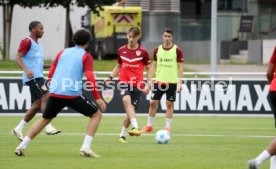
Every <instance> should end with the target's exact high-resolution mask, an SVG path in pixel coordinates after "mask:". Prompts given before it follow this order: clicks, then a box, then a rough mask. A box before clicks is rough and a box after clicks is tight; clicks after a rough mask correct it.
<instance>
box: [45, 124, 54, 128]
mask: <svg viewBox="0 0 276 169" xmlns="http://www.w3.org/2000/svg"><path fill="white" fill-rule="evenodd" d="M51 128H54V127H53V126H52V124H51V123H49V124H47V126H45V129H51Z"/></svg>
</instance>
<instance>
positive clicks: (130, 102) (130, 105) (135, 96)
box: [123, 86, 142, 136]
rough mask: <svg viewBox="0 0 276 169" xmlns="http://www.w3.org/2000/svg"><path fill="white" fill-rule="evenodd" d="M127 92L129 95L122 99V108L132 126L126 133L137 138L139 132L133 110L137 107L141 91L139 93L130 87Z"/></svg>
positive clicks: (136, 89) (135, 88)
mask: <svg viewBox="0 0 276 169" xmlns="http://www.w3.org/2000/svg"><path fill="white" fill-rule="evenodd" d="M128 92H129V95H127V96H124V97H123V103H124V107H125V110H126V112H127V115H128V117H129V119H130V123H131V125H132V129H131V130H129V131H128V134H129V135H130V136H139V135H140V134H141V131H140V130H139V126H138V121H137V119H136V112H135V110H136V109H137V107H138V105H139V102H140V99H141V95H142V91H140V90H139V89H138V88H137V87H131V86H130V87H129V90H128Z"/></svg>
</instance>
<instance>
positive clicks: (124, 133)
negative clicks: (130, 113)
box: [120, 127, 127, 137]
mask: <svg viewBox="0 0 276 169" xmlns="http://www.w3.org/2000/svg"><path fill="white" fill-rule="evenodd" d="M126 134H127V128H125V127H122V131H121V133H120V137H126Z"/></svg>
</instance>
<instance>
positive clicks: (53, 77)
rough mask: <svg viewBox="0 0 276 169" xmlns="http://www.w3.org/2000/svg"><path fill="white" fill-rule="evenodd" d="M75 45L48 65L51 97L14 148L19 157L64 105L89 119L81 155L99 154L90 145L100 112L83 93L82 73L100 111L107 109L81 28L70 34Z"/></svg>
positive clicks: (94, 155) (87, 33)
mask: <svg viewBox="0 0 276 169" xmlns="http://www.w3.org/2000/svg"><path fill="white" fill-rule="evenodd" d="M73 40H74V43H75V45H76V46H75V47H72V48H67V49H64V50H62V51H61V52H59V53H58V55H57V57H56V59H55V61H54V63H53V64H52V66H51V68H50V72H49V75H48V78H49V79H50V97H49V99H48V101H47V105H46V109H45V112H44V113H43V116H42V118H41V119H39V120H38V121H37V122H36V123H35V124H34V125H33V126H32V127H31V129H30V130H29V131H28V134H27V136H26V137H25V138H24V140H23V141H22V142H21V144H20V145H19V146H18V147H17V148H16V149H15V154H16V155H18V156H22V155H24V149H26V147H27V145H28V144H29V143H30V141H31V140H32V139H33V138H34V137H35V136H36V135H38V134H39V133H40V131H41V130H42V129H43V128H44V127H45V126H46V125H47V124H48V123H50V122H51V121H52V119H53V118H55V117H56V115H57V114H58V113H59V112H60V111H61V110H62V109H63V108H64V107H65V106H69V107H71V108H72V109H74V110H76V111H78V112H79V113H81V114H83V115H85V116H87V117H89V118H90V120H89V123H88V126H87V131H86V136H85V138H84V141H83V144H82V147H81V149H80V154H81V155H82V156H88V157H100V156H99V155H98V154H96V153H95V152H93V151H92V150H91V148H90V145H91V143H92V140H93V137H94V134H95V133H96V130H97V128H98V125H99V123H100V120H101V117H102V114H101V111H100V110H99V109H98V106H97V105H96V103H94V102H93V101H90V100H88V99H87V98H85V97H84V96H83V95H82V76H83V73H85V75H86V77H87V82H88V83H86V84H85V85H86V86H87V85H88V86H89V87H90V88H89V89H91V90H92V93H93V95H94V97H95V99H96V102H97V103H98V105H99V107H100V109H101V110H102V111H105V110H106V105H105V103H104V101H103V100H102V99H101V98H100V94H99V92H98V89H97V85H96V80H95V78H94V75H93V59H92V56H91V55H90V54H89V53H87V52H86V51H85V49H86V48H87V47H88V45H89V41H90V34H89V32H88V31H86V30H84V29H81V30H78V31H77V32H76V33H75V34H74V35H73Z"/></svg>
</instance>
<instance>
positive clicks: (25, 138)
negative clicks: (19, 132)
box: [19, 136, 31, 149]
mask: <svg viewBox="0 0 276 169" xmlns="http://www.w3.org/2000/svg"><path fill="white" fill-rule="evenodd" d="M30 142H31V138H30V137H28V136H25V137H24V139H23V141H22V142H21V143H20V144H19V146H20V147H21V148H23V149H25V148H26V147H27V146H28V144H29V143H30Z"/></svg>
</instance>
